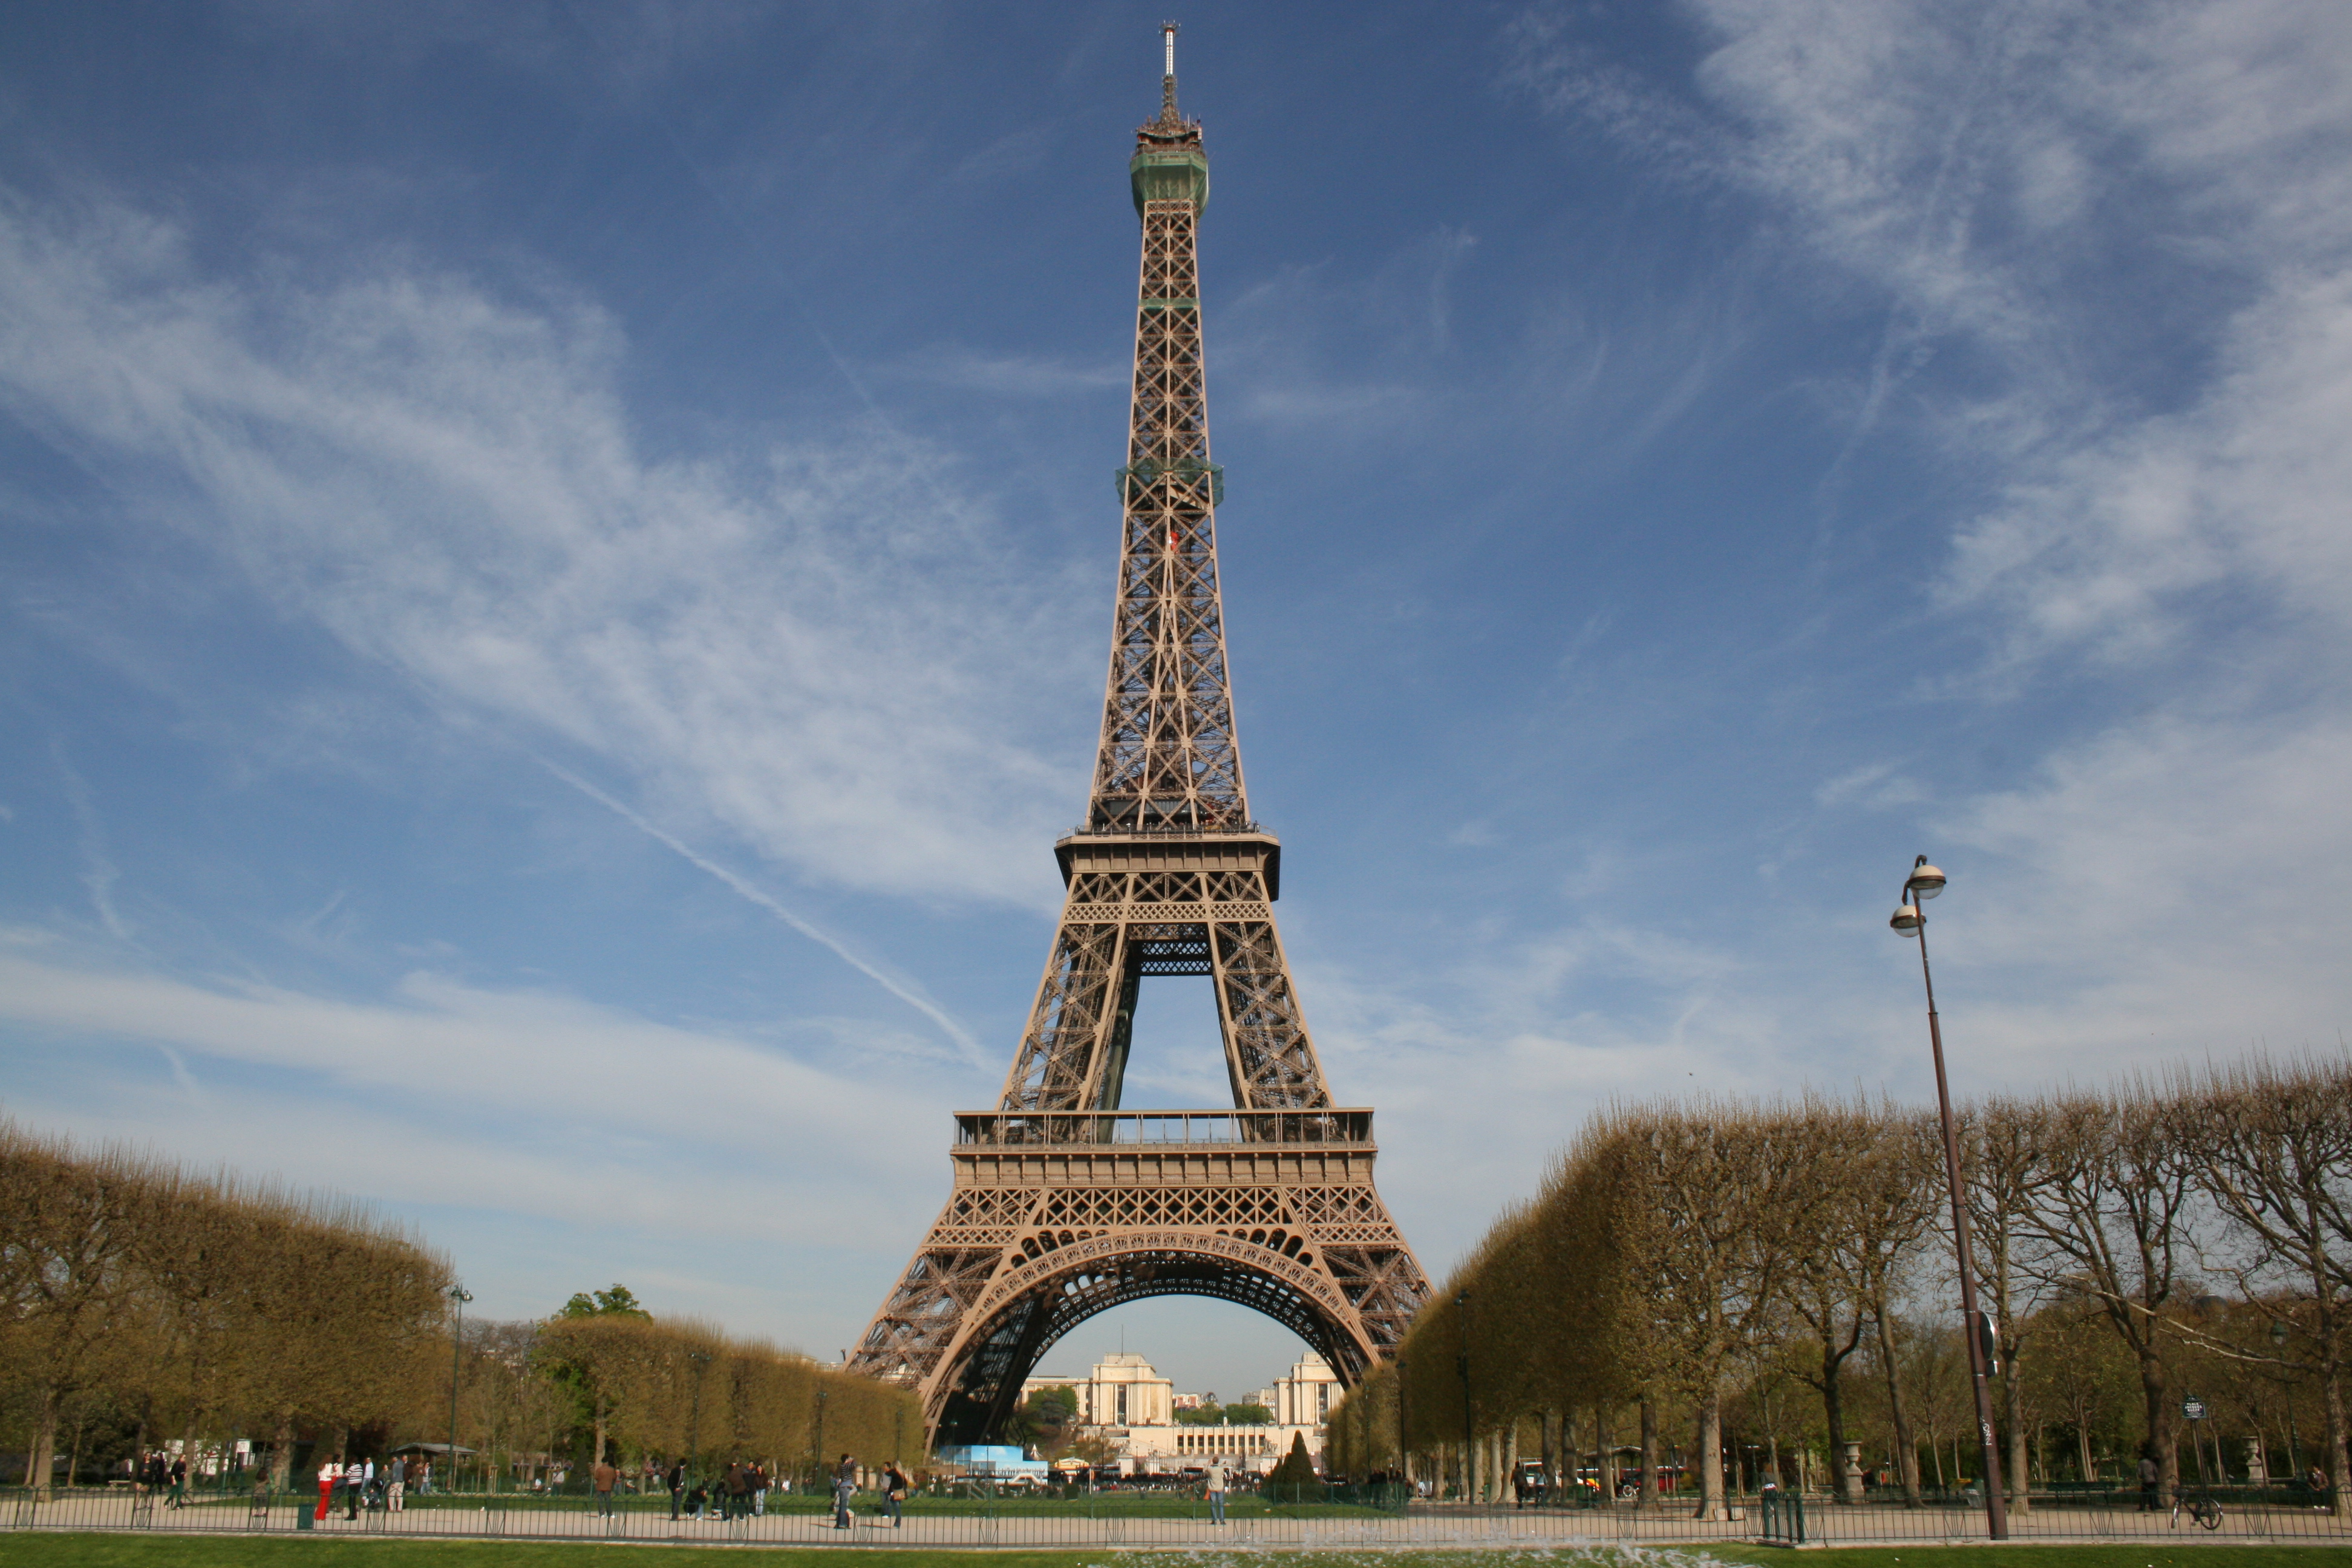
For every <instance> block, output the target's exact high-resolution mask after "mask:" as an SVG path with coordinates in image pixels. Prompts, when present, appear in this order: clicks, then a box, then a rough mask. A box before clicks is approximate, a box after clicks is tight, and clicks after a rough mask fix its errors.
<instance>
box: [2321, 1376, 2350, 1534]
mask: <svg viewBox="0 0 2352 1568" xmlns="http://www.w3.org/2000/svg"><path fill="white" fill-rule="evenodd" d="M2321 1393H2322V1394H2323V1395H2324V1396H2325V1397H2326V1401H2327V1479H2329V1480H2331V1481H2333V1482H2334V1483H2335V1487H2336V1518H2338V1519H2352V1475H2347V1474H2346V1473H2345V1465H2346V1462H2347V1458H2352V1454H2347V1448H2352V1444H2347V1440H2346V1433H2345V1420H2344V1379H2343V1377H2342V1376H2341V1375H2340V1374H2338V1373H2335V1372H2333V1371H2331V1372H2330V1373H2329V1374H2328V1377H2327V1381H2326V1383H2325V1384H2322V1385H2321Z"/></svg>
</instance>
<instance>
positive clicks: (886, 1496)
mask: <svg viewBox="0 0 2352 1568" xmlns="http://www.w3.org/2000/svg"><path fill="white" fill-rule="evenodd" d="M913 1486H914V1483H913V1482H912V1481H909V1480H908V1479H907V1472H906V1471H904V1470H902V1469H900V1468H898V1460H896V1459H893V1460H891V1461H890V1462H889V1463H888V1464H887V1465H885V1466H883V1467H882V1509H883V1511H884V1512H885V1513H887V1514H888V1515H889V1516H890V1528H891V1529H893V1530H898V1529H901V1528H903V1527H904V1525H905V1523H906V1521H904V1520H902V1519H900V1518H899V1517H898V1506H899V1505H900V1504H901V1503H903V1502H905V1501H906V1500H907V1493H908V1491H909V1490H910V1489H912V1488H913Z"/></svg>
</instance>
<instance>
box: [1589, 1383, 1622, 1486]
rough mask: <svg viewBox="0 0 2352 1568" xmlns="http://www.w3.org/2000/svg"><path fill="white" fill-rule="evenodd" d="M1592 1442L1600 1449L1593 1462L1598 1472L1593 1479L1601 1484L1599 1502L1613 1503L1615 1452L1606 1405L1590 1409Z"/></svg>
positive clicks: (1615, 1470)
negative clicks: (1597, 1456)
mask: <svg viewBox="0 0 2352 1568" xmlns="http://www.w3.org/2000/svg"><path fill="white" fill-rule="evenodd" d="M1592 1440H1593V1442H1594V1443H1595V1444H1596V1445H1597V1446H1598V1447H1600V1449H1601V1453H1600V1456H1599V1458H1597V1459H1596V1460H1595V1466H1596V1468H1598V1469H1599V1471H1600V1474H1599V1476H1597V1477H1596V1478H1595V1479H1598V1480H1599V1481H1600V1482H1601V1501H1602V1502H1614V1501H1615V1500H1617V1451H1616V1447H1615V1446H1614V1445H1613V1444H1612V1441H1611V1434H1610V1430H1609V1406H1608V1405H1607V1404H1606V1403H1603V1404H1600V1405H1594V1406H1593V1407H1592Z"/></svg>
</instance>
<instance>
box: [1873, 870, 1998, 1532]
mask: <svg viewBox="0 0 2352 1568" xmlns="http://www.w3.org/2000/svg"><path fill="white" fill-rule="evenodd" d="M1944 880H1945V879H1944V874H1943V873H1942V872H1941V871H1938V870H1937V869H1936V868H1934V867H1933V866H1930V865H1928V864H1927V857H1926V856H1925V855H1922V856H1920V857H1919V858H1917V859H1916V860H1915V861H1913V862H1912V864H1911V875H1910V876H1909V877H1908V878H1906V879H1905V880H1904V883H1903V907H1902V908H1900V909H1898V910H1895V915H1894V918H1893V919H1891V920H1889V921H1887V922H1886V923H1887V924H1888V925H1890V926H1892V927H1893V928H1894V929H1895V931H1896V932H1898V933H1899V934H1901V935H1903V936H1906V937H1914V938H1916V939H1917V941H1918V943H1919V977H1920V979H1921V980H1923V981H1925V982H1926V983H1927V1044H1928V1047H1929V1048H1930V1049H1932V1050H1933V1051H1934V1053H1935V1057H1936V1115H1937V1119H1938V1120H1939V1121H1941V1123H1942V1126H1943V1131H1944V1181H1945V1183H1946V1184H1947V1185H1948V1186H1949V1187H1950V1189H1951V1195H1952V1241H1953V1245H1954V1247H1956V1248H1957V1249H1958V1254H1959V1263H1960V1323H1961V1328H1962V1330H1963V1331H1964V1334H1965V1337H1966V1338H1967V1340H1968V1342H1969V1378H1970V1380H1971V1381H1972V1382H1973V1383H1974V1384H1976V1394H1977V1437H1978V1440H1979V1443H1981V1444H1982V1445H1983V1451H1984V1479H1985V1523H1986V1526H1987V1528H1988V1529H1989V1530H1990V1531H1991V1534H1992V1539H1994V1540H1995V1541H2006V1540H2008V1539H2009V1504H2008V1502H2007V1500H2005V1499H2003V1497H2002V1496H2001V1489H2000V1446H1999V1444H1997V1443H1996V1442H1995V1441H1994V1438H1993V1430H1992V1384H1991V1383H1990V1368H1988V1367H1987V1365H1986V1362H1987V1360H1988V1359H1989V1357H1990V1352H1991V1347H1990V1344H1989V1343H1988V1341H1989V1339H1990V1335H1989V1334H1988V1332H1987V1331H1986V1327H1985V1320H1984V1315H1983V1314H1982V1313H1981V1312H1979V1311H1978V1310H1977V1270H1976V1259H1975V1258H1974V1257H1973V1256H1972V1255H1971V1253H1970V1249H1969V1210H1968V1203H1967V1200H1966V1198H1965V1197H1964V1196H1963V1194H1962V1193H1961V1190H1960V1140H1959V1135H1958V1133H1957V1132H1955V1131H1953V1129H1952V1094H1951V1089H1950V1088H1949V1086H1948V1084H1947V1083H1946V1081H1945V1077H1944V1026H1943V1024H1942V1022H1941V1021H1940V1020H1939V1019H1937V1016H1936V976H1935V972H1934V971H1933V970H1931V969H1930V968H1929V967H1928V965H1927V915H1926V914H1925V913H1923V912H1922V911H1921V910H1920V907H1919V906H1920V905H1922V904H1924V903H1926V902H1927V900H1929V899H1932V898H1934V897H1935V896H1936V895H1937V894H1938V893H1940V892H1942V891H1943V890H1944Z"/></svg>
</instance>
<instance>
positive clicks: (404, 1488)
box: [383, 1459, 409, 1513]
mask: <svg viewBox="0 0 2352 1568" xmlns="http://www.w3.org/2000/svg"><path fill="white" fill-rule="evenodd" d="M408 1465H409V1461H407V1460H406V1459H394V1460H391V1461H390V1462H388V1463H387V1464H386V1465H385V1466H384V1467H383V1510H384V1511H385V1512H386V1513H398V1512H400V1511H401V1510H404V1508H406V1507H407V1506H408V1505H407V1498H408Z"/></svg>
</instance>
